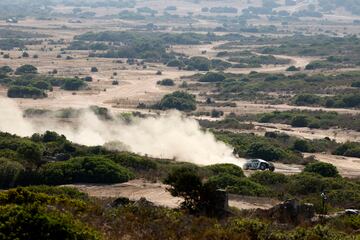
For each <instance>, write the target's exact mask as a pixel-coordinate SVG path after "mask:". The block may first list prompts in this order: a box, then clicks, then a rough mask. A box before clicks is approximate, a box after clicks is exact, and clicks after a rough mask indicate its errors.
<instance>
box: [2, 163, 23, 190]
mask: <svg viewBox="0 0 360 240" xmlns="http://www.w3.org/2000/svg"><path fill="white" fill-rule="evenodd" d="M24 171H25V168H24V166H23V165H22V164H20V163H19V162H16V161H10V160H7V159H4V158H0V188H7V187H13V186H15V183H16V182H17V180H18V178H19V177H21V175H22V174H23V172H24Z"/></svg>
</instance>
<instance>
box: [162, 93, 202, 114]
mask: <svg viewBox="0 0 360 240" xmlns="http://www.w3.org/2000/svg"><path fill="white" fill-rule="evenodd" d="M157 107H158V108H159V109H163V110H165V109H177V110H180V111H194V110H196V100H195V96H193V95H191V94H189V93H186V92H182V91H176V92H173V93H171V94H167V95H165V96H164V97H163V98H162V99H161V101H160V102H159V103H158V104H157Z"/></svg>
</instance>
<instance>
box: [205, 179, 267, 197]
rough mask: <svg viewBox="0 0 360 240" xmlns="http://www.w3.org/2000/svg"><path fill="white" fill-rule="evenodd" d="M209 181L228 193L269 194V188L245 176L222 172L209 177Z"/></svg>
mask: <svg viewBox="0 0 360 240" xmlns="http://www.w3.org/2000/svg"><path fill="white" fill-rule="evenodd" d="M209 183H210V184H212V185H215V186H216V187H217V188H220V189H226V190H227V191H229V192H230V193H235V194H240V195H247V196H269V194H270V193H269V189H267V188H266V187H264V186H262V185H260V184H258V183H255V182H253V181H251V180H249V179H247V178H241V177H238V176H235V175H232V174H228V173H224V174H220V175H217V176H214V177H210V178H209Z"/></svg>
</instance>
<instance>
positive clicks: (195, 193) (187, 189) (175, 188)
mask: <svg viewBox="0 0 360 240" xmlns="http://www.w3.org/2000/svg"><path fill="white" fill-rule="evenodd" d="M164 183H165V184H169V185H171V187H170V188H169V189H168V190H169V191H170V193H171V195H172V196H174V197H182V198H184V202H183V203H182V204H181V206H182V207H183V208H185V209H187V210H189V211H191V212H195V211H197V210H198V205H199V201H200V192H201V189H202V182H201V179H200V177H199V176H198V175H197V173H196V171H195V170H194V169H192V168H186V167H183V168H178V169H175V170H174V171H173V172H172V173H170V174H169V175H168V177H167V178H166V179H165V181H164Z"/></svg>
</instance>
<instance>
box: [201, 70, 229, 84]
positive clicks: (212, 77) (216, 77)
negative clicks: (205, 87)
mask: <svg viewBox="0 0 360 240" xmlns="http://www.w3.org/2000/svg"><path fill="white" fill-rule="evenodd" d="M224 80H225V76H224V75H223V74H221V73H215V72H208V73H206V74H205V75H203V76H202V77H201V78H200V79H199V81H200V82H222V81H224Z"/></svg>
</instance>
